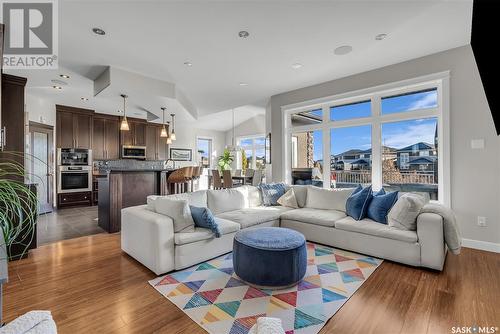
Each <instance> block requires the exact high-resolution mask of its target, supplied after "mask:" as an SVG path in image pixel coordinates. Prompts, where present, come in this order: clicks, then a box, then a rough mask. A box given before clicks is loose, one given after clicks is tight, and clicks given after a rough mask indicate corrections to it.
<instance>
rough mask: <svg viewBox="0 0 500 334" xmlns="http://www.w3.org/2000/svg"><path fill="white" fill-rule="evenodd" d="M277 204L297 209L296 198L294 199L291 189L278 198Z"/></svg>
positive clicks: (293, 192)
mask: <svg viewBox="0 0 500 334" xmlns="http://www.w3.org/2000/svg"><path fill="white" fill-rule="evenodd" d="M278 204H279V205H281V206H286V207H287V208H293V209H298V208H299V205H298V204H297V198H296V197H295V191H294V190H293V188H290V189H288V191H287V192H286V193H285V194H284V195H283V196H281V197H280V198H278Z"/></svg>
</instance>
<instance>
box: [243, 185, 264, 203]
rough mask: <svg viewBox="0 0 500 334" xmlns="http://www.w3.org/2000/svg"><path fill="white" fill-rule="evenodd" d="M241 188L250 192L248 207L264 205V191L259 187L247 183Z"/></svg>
mask: <svg viewBox="0 0 500 334" xmlns="http://www.w3.org/2000/svg"><path fill="white" fill-rule="evenodd" d="M241 188H243V189H246V190H247V192H248V195H247V198H248V205H246V207H249V208H253V207H256V206H261V205H262V193H261V192H260V189H259V188H258V187H255V186H249V185H245V186H243V187H241Z"/></svg>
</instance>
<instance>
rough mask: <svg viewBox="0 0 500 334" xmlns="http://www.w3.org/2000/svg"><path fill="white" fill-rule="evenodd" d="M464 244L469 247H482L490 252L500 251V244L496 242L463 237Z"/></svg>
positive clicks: (481, 248)
mask: <svg viewBox="0 0 500 334" xmlns="http://www.w3.org/2000/svg"><path fill="white" fill-rule="evenodd" d="M462 246H464V247H467V248H474V249H480V250H484V251H488V252H494V253H500V244H497V243H494V242H488V241H480V240H473V239H462Z"/></svg>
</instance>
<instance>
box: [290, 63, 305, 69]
mask: <svg viewBox="0 0 500 334" xmlns="http://www.w3.org/2000/svg"><path fill="white" fill-rule="evenodd" d="M302 66H304V65H302V64H301V63H295V64H292V68H293V69H294V70H298V69H299V68H302Z"/></svg>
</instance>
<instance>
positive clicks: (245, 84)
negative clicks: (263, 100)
mask: <svg viewBox="0 0 500 334" xmlns="http://www.w3.org/2000/svg"><path fill="white" fill-rule="evenodd" d="M239 85H240V86H242V87H243V86H248V83H246V82H240V83H239Z"/></svg>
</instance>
